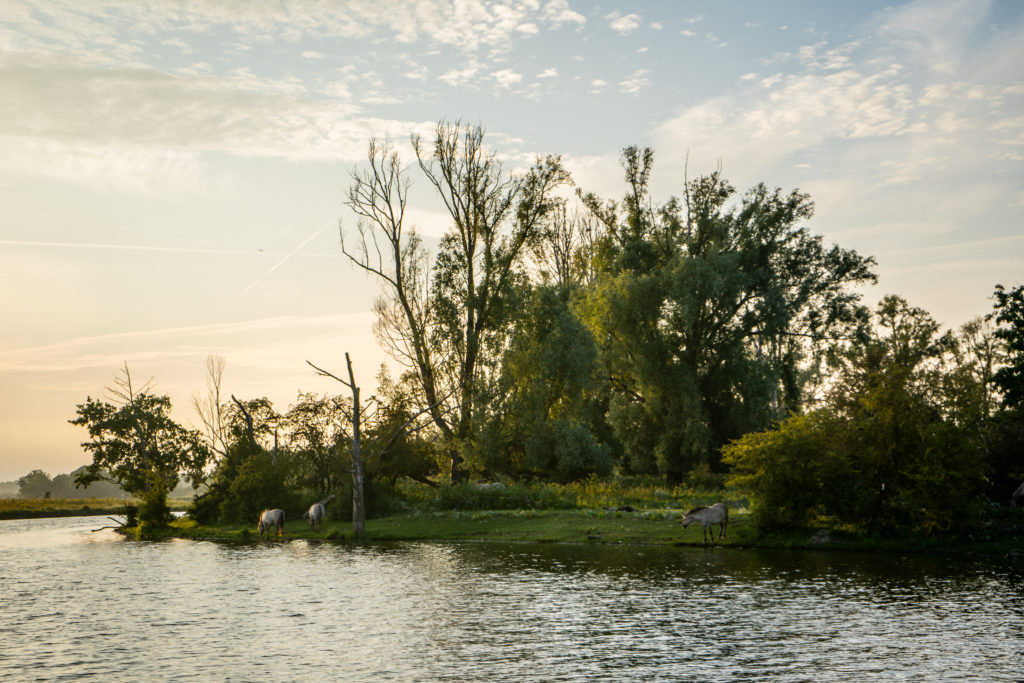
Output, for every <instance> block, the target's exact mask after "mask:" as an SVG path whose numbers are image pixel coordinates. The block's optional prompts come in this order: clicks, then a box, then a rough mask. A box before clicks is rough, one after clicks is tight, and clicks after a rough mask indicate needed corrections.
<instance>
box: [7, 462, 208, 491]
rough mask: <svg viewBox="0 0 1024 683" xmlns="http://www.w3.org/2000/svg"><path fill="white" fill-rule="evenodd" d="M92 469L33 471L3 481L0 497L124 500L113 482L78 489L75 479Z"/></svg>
mask: <svg viewBox="0 0 1024 683" xmlns="http://www.w3.org/2000/svg"><path fill="white" fill-rule="evenodd" d="M86 469H88V466H86V465H83V466H82V467H79V468H78V469H76V470H74V471H72V472H68V473H66V474H58V475H56V476H53V477H51V476H50V475H49V474H48V473H46V472H44V471H43V470H39V469H36V470H32V471H31V472H29V473H28V474H26V475H25V476H23V477H19V478H18V479H17V481H9V482H0V498H120V497H122V496H123V495H124V490H123V489H122V488H121V487H120V486H118V485H117V484H114V483H112V482H109V481H102V480H100V481H96V482H93V483H92V484H89V485H88V486H81V487H77V488H76V487H75V477H76V476H78V475H79V474H81V473H82V472H84V471H85V470H86ZM171 495H172V496H174V497H178V498H184V497H186V496H191V495H192V489H191V487H189V486H187V485H183V486H179V488H178V489H175V490H174V491H173V492H172V493H171Z"/></svg>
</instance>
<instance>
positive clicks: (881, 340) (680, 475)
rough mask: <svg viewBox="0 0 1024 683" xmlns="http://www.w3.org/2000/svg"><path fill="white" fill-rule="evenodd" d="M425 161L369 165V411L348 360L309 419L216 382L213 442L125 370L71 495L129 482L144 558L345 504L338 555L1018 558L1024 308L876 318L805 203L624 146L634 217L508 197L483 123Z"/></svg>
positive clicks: (850, 260) (96, 414)
mask: <svg viewBox="0 0 1024 683" xmlns="http://www.w3.org/2000/svg"><path fill="white" fill-rule="evenodd" d="M410 143H411V149H412V154H413V156H414V157H415V160H414V163H411V164H410V163H405V162H403V160H401V159H399V156H398V153H397V152H396V148H395V147H394V146H393V145H392V144H390V143H388V142H384V141H380V140H371V141H370V143H369V144H368V146H367V156H366V160H365V163H363V164H362V165H361V166H360V167H358V168H357V169H355V170H354V171H353V172H352V175H351V177H350V183H349V187H348V192H347V194H346V196H345V198H344V200H343V201H345V203H346V204H347V206H348V207H349V209H351V210H352V211H353V212H354V213H355V214H356V215H357V216H358V217H359V220H358V222H357V224H356V225H354V226H353V225H345V226H342V235H341V237H342V240H341V250H342V252H343V253H344V255H345V256H346V257H347V258H348V262H349V265H350V266H351V267H352V268H355V269H357V270H360V271H362V272H364V273H365V274H366V275H367V277H368V278H369V279H370V280H371V281H373V282H375V283H377V284H378V285H379V286H380V297H379V299H378V300H377V302H376V303H375V305H374V313H375V315H376V319H377V321H376V325H375V326H374V332H375V334H376V335H377V338H378V341H379V343H380V345H381V346H382V348H384V349H385V350H386V351H387V352H388V353H389V355H390V356H391V359H392V361H393V365H391V366H390V367H382V368H381V369H380V371H379V372H378V373H377V377H376V382H375V384H376V387H377V388H376V392H375V393H374V394H372V395H369V394H368V392H364V391H363V390H362V389H363V387H364V386H365V385H364V383H365V382H366V381H367V380H368V377H367V369H366V368H365V366H361V365H360V363H359V360H360V359H359V358H352V357H351V356H350V354H348V353H344V349H340V350H339V357H338V358H336V359H334V360H330V359H328V360H329V362H328V361H325V360H324V359H312V360H306V364H307V365H308V371H309V373H310V377H311V378H312V377H314V376H316V377H319V378H320V379H319V380H318V381H321V382H322V383H323V386H325V387H333V388H334V389H336V390H337V392H338V393H336V394H330V393H325V394H314V393H303V392H299V393H298V394H297V398H296V401H295V403H294V404H292V405H291V406H288V407H287V408H285V409H281V408H280V407H279V406H275V405H274V404H273V403H272V402H271V401H270V400H269V399H267V398H266V397H262V396H259V395H255V396H248V397H245V396H243V397H241V398H239V397H236V396H235V395H234V394H232V393H231V392H230V391H229V390H228V389H227V388H226V380H225V374H224V370H225V367H226V363H227V361H226V360H225V359H224V358H221V357H218V356H211V357H209V359H208V365H207V383H206V391H205V393H203V394H197V395H195V397H194V407H195V408H196V411H197V414H198V415H199V416H200V418H201V424H200V425H199V428H198V429H193V428H186V427H185V426H183V425H182V424H180V423H179V422H177V421H176V420H175V419H174V418H173V417H172V416H171V401H170V398H169V397H168V396H166V395H162V394H160V393H158V392H156V391H154V390H153V389H152V385H151V384H150V383H147V384H144V385H140V384H139V383H138V382H137V381H135V380H134V379H133V376H132V373H131V371H130V370H129V368H128V367H127V365H125V366H124V367H123V368H122V370H121V372H120V374H119V375H118V376H117V377H116V379H115V383H114V385H113V386H112V387H108V388H107V391H106V392H105V396H106V398H104V399H98V398H93V397H86V399H85V401H84V402H83V403H81V404H79V405H78V406H77V407H76V414H75V416H74V417H73V418H72V419H71V420H70V422H71V423H72V424H75V425H78V426H80V427H82V428H83V429H84V430H85V432H86V433H87V435H88V436H87V440H86V441H85V442H84V443H83V444H82V446H83V448H84V449H85V451H86V452H87V453H90V454H91V455H92V458H93V461H92V463H91V464H90V465H88V466H87V467H86V468H85V469H84V470H82V471H80V472H79V473H78V474H77V475H76V476H75V482H76V484H80V485H88V484H92V483H96V482H99V481H105V480H109V481H114V482H116V483H117V484H118V485H120V486H121V487H122V488H123V489H124V490H125V491H126V492H127V493H128V494H129V495H131V496H132V497H133V498H134V499H135V500H137V501H138V510H137V518H138V525H137V526H136V531H135V533H136V534H137V535H139V536H141V537H147V536H156V535H161V534H163V535H166V534H171V535H189V534H192V535H196V536H205V537H211V538H212V537H235V536H237V537H247V534H251V533H252V532H251V531H250V529H251V528H253V527H255V525H256V522H257V521H258V520H260V519H261V516H262V512H263V511H264V510H267V511H268V513H269V514H268V516H267V520H275V522H274V524H275V526H276V520H279V519H280V518H281V515H282V514H283V515H284V517H285V518H286V519H287V520H289V521H288V523H287V524H286V525H285V528H284V531H285V532H286V534H287V535H288V536H289V537H296V536H301V535H303V534H307V533H308V532H306V531H302V530H301V529H300V528H299V527H300V526H301V524H302V521H303V514H304V513H306V512H307V511H308V510H309V509H310V507H311V506H315V505H316V504H317V503H321V504H326V510H327V525H326V526H325V527H324V529H322V530H321V531H319V532H314V533H315V534H316V535H317V536H319V537H338V538H348V537H350V536H351V537H354V538H382V539H383V538H484V537H489V538H498V539H506V540H528V539H533V540H552V541H573V542H623V543H628V542H644V543H680V542H683V543H689V542H691V540H694V539H697V538H698V537H699V538H701V540H703V534H702V532H701V531H698V530H695V528H694V527H691V528H689V529H687V530H685V531H683V530H682V528H681V527H682V525H681V524H680V523H679V516H680V515H681V514H683V513H684V512H685V511H686V510H688V509H690V508H691V507H693V506H697V505H710V504H713V503H716V502H719V501H722V502H725V503H727V504H728V505H729V506H730V507H731V508H732V514H731V516H730V522H731V523H730V527H729V528H730V532H729V533H728V534H727V535H726V537H725V538H723V539H722V541H721V542H722V544H723V545H726V544H731V545H759V544H760V545H765V544H772V545H784V546H800V547H803V546H808V545H809V544H812V543H813V545H814V546H815V547H825V546H835V545H843V544H846V545H847V546H851V547H854V546H855V547H886V546H887V545H888V544H892V545H893V546H894V547H901V548H905V547H911V546H914V547H922V548H923V547H936V548H939V547H942V548H947V549H954V548H968V547H969V548H985V547H986V546H985V544H987V543H995V544H997V545H998V544H1003V543H1006V544H1014V543H1018V542H1019V538H1020V516H1019V509H1020V508H1019V507H1014V506H1013V505H1012V502H1018V503H1024V486H1022V484H1021V482H1022V481H1024V450H1022V449H1024V284H1017V285H1016V286H1014V285H1013V284H1012V283H1011V284H1010V286H1004V285H1003V284H997V283H994V284H993V290H992V296H991V297H990V299H989V301H987V302H979V315H978V317H977V318H976V319H974V320H971V321H969V322H968V323H966V324H964V325H962V326H960V327H959V328H956V329H946V330H944V329H943V328H942V324H941V323H940V322H939V321H936V320H935V319H934V318H932V316H931V315H930V314H929V313H928V312H927V311H925V310H923V309H921V308H919V307H916V306H914V305H913V304H912V303H911V302H909V301H907V300H906V299H904V298H902V297H901V296H899V295H898V294H896V293H886V294H884V295H881V296H879V297H876V298H877V303H876V304H875V305H873V306H868V305H866V304H865V303H864V302H863V300H862V299H863V296H864V292H865V291H866V289H867V288H868V287H869V286H871V285H873V284H875V283H876V282H877V275H876V270H875V265H876V262H875V259H874V257H872V256H869V255H863V254H859V253H857V252H856V251H855V250H852V249H849V248H844V247H841V246H840V245H837V244H831V245H829V244H826V243H825V241H824V239H823V237H822V236H821V235H819V234H816V233H815V232H814V231H813V230H812V227H811V220H812V218H813V216H814V203H813V201H812V200H811V198H810V196H809V195H807V194H805V193H803V192H800V191H799V190H796V189H794V190H791V191H784V190H782V189H781V188H774V189H773V188H771V187H770V186H768V185H765V184H763V183H759V184H757V185H755V186H753V187H751V188H750V189H748V190H747V191H745V192H738V191H737V189H736V188H735V187H734V186H733V185H731V184H730V183H729V182H728V180H726V179H725V178H724V177H723V176H722V174H721V172H720V170H717V171H714V172H711V173H708V174H705V175H702V176H699V177H696V178H684V179H683V180H682V182H681V183H680V186H679V188H678V193H677V194H676V195H675V196H669V197H664V198H656V197H654V196H652V192H651V187H652V185H651V178H652V172H653V169H654V151H653V150H651V149H644V148H640V147H627V148H625V149H624V150H623V151H622V155H621V162H622V180H623V184H622V187H623V189H624V190H625V195H624V196H622V197H620V198H608V197H599V196H597V195H595V194H593V193H592V192H588V191H587V189H586V188H583V187H578V186H576V184H575V182H574V181H573V179H572V178H571V176H570V173H569V171H568V170H567V169H566V168H565V166H564V165H563V164H562V161H561V158H560V157H559V156H557V155H552V156H547V157H544V158H538V159H536V162H535V163H534V164H533V165H532V166H531V167H529V168H528V169H521V170H517V171H510V170H509V169H508V168H506V167H505V166H503V164H502V161H501V160H500V159H499V158H498V157H497V156H496V155H495V154H494V153H493V152H492V151H491V150H489V148H488V147H487V146H486V145H485V144H484V131H483V128H482V127H480V126H470V125H465V124H462V123H459V122H454V123H453V122H446V121H442V122H439V123H438V124H437V126H436V128H435V130H434V131H433V134H431V135H425V136H420V135H415V136H413V138H412V139H411V140H410ZM406 161H407V160H406ZM414 177H415V178H418V179H419V181H420V182H423V183H424V184H425V186H426V187H427V188H428V189H432V190H433V191H436V194H437V198H438V201H439V208H443V209H446V210H447V212H448V213H447V217H448V218H450V222H449V227H448V228H447V232H446V233H445V235H444V236H443V237H442V238H441V239H440V240H439V241H438V242H437V243H436V244H435V243H434V242H432V241H431V242H428V241H426V240H424V239H423V238H422V237H421V236H420V235H418V234H417V233H416V231H415V230H414V229H413V228H412V227H411V222H410V221H407V220H406V217H405V215H404V212H405V208H406V202H407V199H408V193H409V191H410V184H411V183H412V182H413V179H414ZM342 355H343V356H344V363H342V358H341V356H342ZM313 361H316V362H315V363H314V362H313ZM297 362H300V363H301V361H297ZM229 397H230V398H229ZM182 477H184V478H186V479H187V481H188V482H189V483H190V484H191V485H192V486H193V487H194V488H195V492H196V496H195V499H194V501H193V502H192V503H191V504H190V505H189V507H188V521H178V522H174V524H175V525H176V526H168V525H169V524H171V522H172V515H171V514H170V506H169V504H168V502H167V499H168V495H169V494H170V492H171V491H172V490H173V489H174V488H175V487H176V486H177V485H178V483H179V481H180V480H181V478H182ZM40 479H41V478H40ZM637 482H647V483H646V484H637ZM652 482H653V483H652ZM44 483H45V482H44ZM644 486H646V487H647V490H648V493H649V495H647V494H644V495H643V496H640V497H639V498H638V499H637V500H630V497H629V495H628V493H629V491H630V490H631V489H632V488H637V487H640V488H643V487H644ZM588 491H589V492H588ZM600 491H604V492H605V493H606V494H608V495H604V496H603V497H602V496H597V495H595V494H596V493H598V492H600ZM659 492H660V493H659ZM598 498H601V499H600V500H599V499H598ZM328 501H330V502H328ZM629 508H632V509H629ZM133 521H134V520H133ZM343 523H344V524H345V525H347V527H348V529H343V526H342V524H343ZM698 535H699V536H698ZM812 538H813V539H816V540H814V541H813V542H812V541H811V540H809V539H812ZM716 541H717V539H716Z"/></svg>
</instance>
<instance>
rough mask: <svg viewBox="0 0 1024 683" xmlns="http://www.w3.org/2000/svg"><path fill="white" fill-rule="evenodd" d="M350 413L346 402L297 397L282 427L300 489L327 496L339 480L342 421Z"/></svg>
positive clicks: (308, 396)
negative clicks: (285, 434)
mask: <svg viewBox="0 0 1024 683" xmlns="http://www.w3.org/2000/svg"><path fill="white" fill-rule="evenodd" d="M350 410H351V409H350V408H349V407H348V406H347V402H346V400H345V399H343V398H341V397H332V396H326V395H324V396H318V395H316V394H312V393H302V392H300V393H299V396H298V401H297V402H296V403H295V404H293V405H292V406H290V407H289V408H288V412H287V413H285V415H284V417H283V419H282V424H283V425H284V426H285V427H286V428H287V429H288V437H289V438H288V447H289V450H291V452H292V453H293V455H294V463H295V465H296V466H297V471H296V472H295V473H294V475H293V476H295V477H296V479H297V480H298V484H299V486H301V487H303V488H309V489H312V490H314V491H316V495H317V497H319V498H323V497H325V496H327V494H329V493H330V492H331V491H332V490H333V488H334V487H335V486H336V485H337V483H338V482H339V481H340V480H341V479H342V477H341V474H342V458H341V452H340V451H341V444H342V443H344V434H343V428H342V418H343V416H344V415H345V414H347V413H348V412H349V411H350Z"/></svg>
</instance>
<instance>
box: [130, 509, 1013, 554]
mask: <svg viewBox="0 0 1024 683" xmlns="http://www.w3.org/2000/svg"><path fill="white" fill-rule="evenodd" d="M681 522H682V512H681V511H678V510H671V509H649V510H643V509H638V510H635V511H632V512H626V511H615V510H605V509H592V508H591V509H577V510H529V509H527V510H479V511H457V510H456V511H443V512H415V513H410V514H402V515H392V516H389V517H384V518H381V519H371V520H367V522H366V535H365V538H364V540H366V541H442V542H443V541H491V542H533V543H581V544H605V545H637V546H698V547H699V546H702V545H703V544H704V540H703V533H702V531H701V528H700V526H699V525H691V526H690V527H688V528H686V529H684V528H683V527H682V524H681ZM146 537H147V538H160V537H169V538H170V537H173V538H192V539H204V540H217V541H227V542H242V543H252V542H260V543H277V542H281V541H289V540H297V539H305V540H312V541H326V542H352V541H354V540H355V539H354V537H353V534H352V525H351V523H349V522H330V523H326V524H324V526H323V528H322V529H321V530H320V531H319V532H315V531H312V530H310V529H309V528H308V526H307V525H306V522H305V520H302V519H299V520H296V521H291V522H288V523H287V524H286V525H285V532H284V537H283V539H278V538H270V539H266V540H263V539H260V538H259V536H258V535H257V534H256V530H255V525H244V526H243V525H216V526H203V525H199V524H197V523H196V522H195V521H193V520H189V519H187V518H184V519H181V520H178V521H176V522H174V523H173V524H172V526H171V527H170V528H168V529H165V530H160V531H155V532H151V533H148V534H146ZM715 543H716V544H717V545H719V546H721V547H732V548H782V549H814V550H851V551H872V552H878V551H881V552H936V553H949V554H956V555H970V554H976V555H1007V554H1010V553H1012V552H1013V551H1014V550H1017V549H1021V548H1022V547H1024V539H1022V537H1021V536H1020V534H998V533H995V534H993V533H989V534H987V535H985V536H984V537H981V536H978V537H973V538H972V537H963V536H958V537H921V536H913V535H905V536H894V537H886V538H879V537H872V536H864V535H859V534H856V533H853V532H849V531H842V530H828V529H806V530H799V531H789V532H772V533H765V532H762V531H759V530H758V529H757V528H756V527H755V526H754V525H753V524H752V523H751V520H750V514H749V511H747V510H746V509H735V510H733V511H731V512H730V515H729V527H728V532H727V534H726V537H725V538H723V539H715Z"/></svg>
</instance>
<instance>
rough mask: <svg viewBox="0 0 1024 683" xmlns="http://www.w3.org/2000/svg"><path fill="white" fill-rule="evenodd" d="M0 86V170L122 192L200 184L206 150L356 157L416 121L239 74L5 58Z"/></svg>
mask: <svg viewBox="0 0 1024 683" xmlns="http://www.w3.org/2000/svg"><path fill="white" fill-rule="evenodd" d="M0 80H2V81H3V82H4V84H5V97H3V98H0V121H2V122H3V127H2V131H3V133H2V136H3V141H4V142H3V144H4V154H3V155H2V156H0V168H9V169H12V170H16V171H19V172H28V173H37V174H42V175H46V176H50V177H55V178H61V179H68V180H78V181H81V182H86V183H88V184H92V185H100V186H106V187H120V188H123V189H129V190H145V189H147V188H152V187H159V186H164V187H166V188H167V189H181V188H183V187H184V188H196V187H200V186H203V185H206V184H207V182H208V180H207V179H204V178H203V177H202V172H201V156H202V155H203V154H206V153H214V152H217V153H226V154H232V155H237V156H242V157H269V158H281V159H292V160H300V159H302V160H344V161H355V160H359V159H360V158H361V153H360V150H362V148H363V147H364V146H365V141H366V139H367V138H369V137H371V136H373V135H377V136H389V137H406V136H407V135H408V134H409V132H410V131H411V130H412V127H417V128H419V127H421V126H422V123H420V124H415V125H414V126H413V125H411V124H409V123H405V122H399V121H386V120H381V119H374V118H371V117H365V116H362V115H361V114H360V107H359V106H357V105H356V104H355V103H354V102H353V99H352V98H351V96H350V95H349V94H348V92H347V89H346V88H345V87H344V84H343V83H338V84H337V87H336V88H334V90H333V93H334V95H335V96H327V95H325V94H324V93H326V92H332V90H331V86H330V84H323V85H322V88H323V90H324V92H321V93H316V92H311V91H310V90H309V89H307V88H306V86H305V85H304V84H303V83H301V82H298V81H296V80H295V79H291V78H287V77H286V78H280V79H277V80H268V79H260V78H257V77H255V76H254V75H253V74H252V73H251V72H250V71H248V70H246V69H240V70H236V71H235V72H233V73H232V74H230V75H228V76H222V77H212V76H192V77H183V76H175V75H171V74H167V73H162V72H159V71H156V70H154V69H150V68H127V67H124V68H110V69H103V70H100V69H94V68H91V67H90V66H89V65H86V64H82V63H79V62H77V61H75V60H69V59H53V58H51V59H49V60H43V59H39V60H37V61H36V62H34V63H32V64H26V63H19V62H17V61H15V60H12V59H10V58H8V59H7V60H6V62H4V63H0Z"/></svg>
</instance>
